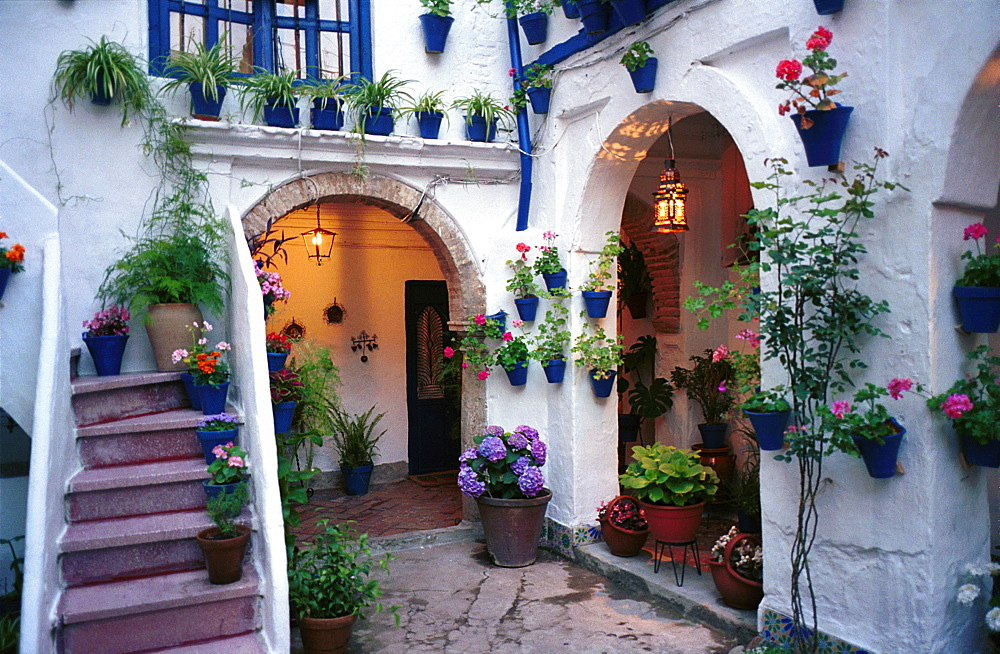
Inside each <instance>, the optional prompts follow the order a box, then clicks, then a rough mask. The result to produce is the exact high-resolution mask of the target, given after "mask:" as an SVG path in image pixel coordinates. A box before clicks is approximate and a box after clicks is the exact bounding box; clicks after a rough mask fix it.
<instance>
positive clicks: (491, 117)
mask: <svg viewBox="0 0 1000 654" xmlns="http://www.w3.org/2000/svg"><path fill="white" fill-rule="evenodd" d="M451 106H452V108H453V109H461V110H463V111H464V112H465V122H466V123H467V124H469V125H471V124H472V119H473V118H474V117H479V118H482V119H483V120H485V121H486V124H487V125H492V124H493V121H501V120H502V121H507V120H509V119H511V118H513V117H514V113H513V112H511V111H510V110H509V109H507V107H505V106H504V105H502V104H500V101H499V100H497V99H496V98H494V97H493V96H492V95H490V94H489V93H484V92H483V91H475V92H473V94H472V95H470V96H466V97H464V98H458V99H457V100H455V101H454V102H452V103H451Z"/></svg>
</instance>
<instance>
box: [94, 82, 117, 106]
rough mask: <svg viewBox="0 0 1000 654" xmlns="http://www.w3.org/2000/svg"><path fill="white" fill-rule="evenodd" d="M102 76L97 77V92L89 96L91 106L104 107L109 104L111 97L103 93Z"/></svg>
mask: <svg viewBox="0 0 1000 654" xmlns="http://www.w3.org/2000/svg"><path fill="white" fill-rule="evenodd" d="M104 88H105V87H104V75H102V74H98V76H97V90H96V91H94V92H93V93H91V94H90V102H91V104H96V105H98V106H101V107H106V106H108V105H109V104H111V100H112V97H111V96H110V95H108V94H107V93H105V92H104Z"/></svg>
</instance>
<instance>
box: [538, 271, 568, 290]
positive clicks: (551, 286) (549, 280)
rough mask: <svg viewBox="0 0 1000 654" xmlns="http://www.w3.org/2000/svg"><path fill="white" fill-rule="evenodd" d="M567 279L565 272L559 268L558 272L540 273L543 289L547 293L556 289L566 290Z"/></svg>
mask: <svg viewBox="0 0 1000 654" xmlns="http://www.w3.org/2000/svg"><path fill="white" fill-rule="evenodd" d="M568 278H569V273H568V272H566V269H565V268H560V269H559V272H554V273H542V279H544V280H545V288H547V289H548V290H549V291H554V290H556V289H558V288H566V280H567V279H568Z"/></svg>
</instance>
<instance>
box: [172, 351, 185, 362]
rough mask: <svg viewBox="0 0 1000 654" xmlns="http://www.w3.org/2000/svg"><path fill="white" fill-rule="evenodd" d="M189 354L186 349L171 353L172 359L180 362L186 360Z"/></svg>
mask: <svg viewBox="0 0 1000 654" xmlns="http://www.w3.org/2000/svg"><path fill="white" fill-rule="evenodd" d="M187 355H188V351H187V350H185V349H180V350H174V351H173V352H172V353H171V354H170V360H171V361H173V362H174V363H180V362H181V361H183V360H184V358H185V357H187Z"/></svg>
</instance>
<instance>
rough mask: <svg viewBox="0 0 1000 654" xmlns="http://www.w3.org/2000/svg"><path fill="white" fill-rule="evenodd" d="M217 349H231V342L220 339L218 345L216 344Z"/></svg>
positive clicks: (222, 350) (221, 350)
mask: <svg viewBox="0 0 1000 654" xmlns="http://www.w3.org/2000/svg"><path fill="white" fill-rule="evenodd" d="M215 349H216V350H218V351H219V352H225V351H226V350H228V349H229V343H227V342H225V341H219V343H218V345H216V346H215Z"/></svg>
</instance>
